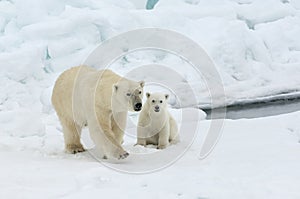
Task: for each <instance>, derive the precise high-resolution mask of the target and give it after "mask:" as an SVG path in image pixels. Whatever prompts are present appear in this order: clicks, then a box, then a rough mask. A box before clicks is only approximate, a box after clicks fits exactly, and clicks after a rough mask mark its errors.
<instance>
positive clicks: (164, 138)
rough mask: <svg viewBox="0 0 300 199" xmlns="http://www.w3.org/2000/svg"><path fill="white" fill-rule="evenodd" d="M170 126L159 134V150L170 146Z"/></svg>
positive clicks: (166, 126)
mask: <svg viewBox="0 0 300 199" xmlns="http://www.w3.org/2000/svg"><path fill="white" fill-rule="evenodd" d="M169 137H170V126H169V125H165V126H164V127H163V128H162V129H161V130H160V132H159V133H158V146H157V148H158V149H164V148H166V147H167V146H168V145H169Z"/></svg>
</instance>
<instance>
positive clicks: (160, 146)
mask: <svg viewBox="0 0 300 199" xmlns="http://www.w3.org/2000/svg"><path fill="white" fill-rule="evenodd" d="M165 148H167V145H158V146H157V149H165Z"/></svg>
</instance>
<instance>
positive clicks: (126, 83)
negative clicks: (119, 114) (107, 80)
mask: <svg viewBox="0 0 300 199" xmlns="http://www.w3.org/2000/svg"><path fill="white" fill-rule="evenodd" d="M144 85H145V82H144V81H140V82H135V81H131V80H127V79H124V80H121V81H119V82H118V83H116V84H114V85H113V96H112V97H113V98H114V99H113V100H114V102H115V103H117V104H115V105H116V107H117V108H118V109H126V110H129V111H140V110H141V109H142V98H143V88H144Z"/></svg>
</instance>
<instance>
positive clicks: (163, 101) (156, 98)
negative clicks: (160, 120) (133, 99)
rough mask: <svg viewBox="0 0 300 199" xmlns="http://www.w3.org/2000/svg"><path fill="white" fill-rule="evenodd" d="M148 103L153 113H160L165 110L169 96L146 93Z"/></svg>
mask: <svg viewBox="0 0 300 199" xmlns="http://www.w3.org/2000/svg"><path fill="white" fill-rule="evenodd" d="M146 96H147V103H148V106H149V108H150V111H151V112H154V113H159V112H161V111H163V110H165V108H166V106H167V100H168V98H169V95H168V94H163V93H152V94H150V93H146Z"/></svg>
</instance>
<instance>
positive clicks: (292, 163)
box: [0, 110, 300, 198]
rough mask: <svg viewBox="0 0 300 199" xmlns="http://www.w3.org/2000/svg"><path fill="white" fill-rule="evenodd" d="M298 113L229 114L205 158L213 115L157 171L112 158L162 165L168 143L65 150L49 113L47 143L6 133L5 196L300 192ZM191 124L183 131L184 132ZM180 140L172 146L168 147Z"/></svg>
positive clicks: (284, 195) (285, 195) (290, 194)
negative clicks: (106, 157) (106, 154)
mask: <svg viewBox="0 0 300 199" xmlns="http://www.w3.org/2000/svg"><path fill="white" fill-rule="evenodd" d="M189 111H190V112H192V110H189ZM172 113H173V112H172ZM299 119H300V112H296V113H292V114H287V115H280V116H275V117H269V118H261V119H251V120H246V119H241V120H226V122H225V125H224V128H223V134H222V138H221V139H220V140H219V143H218V144H217V146H216V148H215V150H214V151H213V153H212V154H211V155H210V156H208V157H207V158H206V159H204V160H200V159H199V151H200V148H201V142H202V139H203V137H204V136H203V135H204V134H205V133H206V132H207V130H208V128H209V126H210V123H211V122H210V121H209V120H202V121H201V122H200V123H199V130H198V133H197V137H196V139H195V140H194V143H193V144H192V146H191V147H190V148H189V150H188V151H187V152H186V153H185V154H184V155H183V156H182V157H181V158H180V159H179V160H178V161H176V162H174V163H172V164H171V165H169V166H168V167H166V168H163V169H160V170H158V171H156V172H150V173H148V174H144V175H135V174H129V173H126V172H125V173H124V172H117V171H115V170H114V169H110V168H109V166H110V167H114V168H116V167H118V166H119V167H121V168H123V169H124V168H126V167H125V166H128V167H133V168H136V169H139V168H140V166H143V165H144V166H145V165H146V166H147V165H155V164H156V163H159V162H160V161H161V159H159V157H162V156H163V154H162V153H163V151H158V150H156V149H152V148H147V149H145V148H143V147H139V146H136V147H133V146H132V144H133V143H134V142H133V140H131V139H129V138H128V137H127V139H126V141H127V142H126V144H125V147H126V148H130V149H132V150H134V151H131V152H132V153H135V154H133V156H135V155H138V154H142V153H154V154H155V156H152V158H153V159H147V161H144V162H142V161H139V162H134V159H128V160H124V162H122V164H120V163H118V164H117V163H99V162H98V161H96V160H95V159H93V158H92V156H91V155H90V154H89V153H88V152H85V153H82V154H77V155H70V154H65V153H64V152H63V151H62V147H63V140H62V136H61V132H60V131H59V130H57V129H56V127H57V125H58V124H57V122H56V118H55V117H52V118H51V119H50V118H48V122H46V124H47V125H46V126H47V128H46V129H47V130H46V135H45V136H44V137H40V139H41V140H39V142H44V145H36V146H34V144H33V143H34V141H35V142H38V141H37V140H35V139H37V138H33V137H32V138H31V140H26V139H24V138H23V139H22V140H20V142H23V143H24V142H27V145H28V147H25V148H22V149H18V148H17V149H16V148H15V146H16V145H17V146H18V145H19V144H20V143H11V142H9V141H8V140H3V138H1V139H0V140H1V144H0V149H1V152H0V157H1V159H3V160H5V161H2V163H1V170H0V176H1V179H5V180H1V181H0V184H1V191H0V196H1V198H40V197H45V198H82V197H93V198H94V197H109V198H119V197H121V196H122V197H124V198H136V197H143V198H153V197H157V198H269V197H271V198H299V196H300V193H299V189H298V185H299V183H300V181H299V179H300V173H299V172H298V170H299V169H298V168H299V166H300V162H299V161H298V160H297V158H296V157H298V155H299V147H300V145H299V141H300V129H299V126H298V125H297V124H298V121H299ZM192 122H193V121H192V120H191V119H189V121H188V122H186V124H187V125H186V127H187V129H186V130H188V126H189V125H191V123H192ZM129 130H130V128H129ZM187 132H188V131H184V132H181V136H182V137H184V133H187ZM84 133H87V132H84ZM14 139H16V138H14ZM15 142H16V141H15ZM176 147H177V146H176ZM179 147H180V145H179ZM174 148H175V147H170V148H167V149H166V152H170V151H172V150H173V149H174ZM141 157H144V156H143V155H141ZM155 157H156V158H155ZM135 161H136V159H135ZM152 161H153V162H152ZM104 164H106V165H104Z"/></svg>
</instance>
